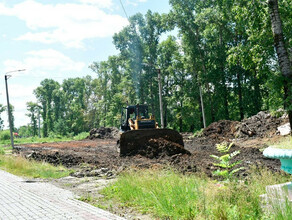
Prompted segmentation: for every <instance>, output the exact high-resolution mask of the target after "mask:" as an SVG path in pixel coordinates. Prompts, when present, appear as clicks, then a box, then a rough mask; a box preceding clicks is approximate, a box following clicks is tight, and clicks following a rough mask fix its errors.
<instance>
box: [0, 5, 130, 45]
mask: <svg viewBox="0 0 292 220" xmlns="http://www.w3.org/2000/svg"><path fill="white" fill-rule="evenodd" d="M80 2H81V3H80V4H72V3H71V4H69V3H68V4H56V5H53V4H41V3H39V2H36V1H34V0H26V1H24V2H22V3H19V4H15V5H14V6H13V7H11V8H10V7H6V6H5V5H4V4H3V3H0V15H7V16H16V17H17V18H19V19H20V20H23V21H24V22H25V23H26V26H27V27H28V28H29V29H30V30H31V31H30V32H28V33H26V34H24V35H22V36H19V37H18V38H17V40H28V41H37V42H41V43H47V44H48V43H62V44H64V45H65V46H67V47H73V48H82V47H84V44H83V41H84V40H85V39H92V38H100V37H110V36H112V35H113V34H114V33H116V32H118V31H120V30H121V29H122V28H123V27H124V26H125V25H127V24H128V21H127V19H126V18H123V17H122V16H120V15H114V14H108V13H106V12H105V11H103V10H102V8H110V7H111V5H112V1H111V0H105V1H102V0H93V1H90V0H80ZM89 2H91V4H89Z"/></svg>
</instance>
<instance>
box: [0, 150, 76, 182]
mask: <svg viewBox="0 0 292 220" xmlns="http://www.w3.org/2000/svg"><path fill="white" fill-rule="evenodd" d="M0 169H2V170H5V171H7V172H9V173H12V174H15V175H18V176H26V177H32V178H44V179H47V178H53V179H56V178H61V177H65V176H68V175H69V174H70V173H71V172H72V171H70V170H68V169H66V168H65V167H63V166H53V165H50V164H49V163H45V162H37V161H33V160H27V159H25V158H23V157H20V156H13V155H0Z"/></svg>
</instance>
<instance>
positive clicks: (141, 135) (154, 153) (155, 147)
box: [120, 129, 190, 159]
mask: <svg viewBox="0 0 292 220" xmlns="http://www.w3.org/2000/svg"><path fill="white" fill-rule="evenodd" d="M138 154H139V155H142V156H145V157H147V158H151V159H152V158H162V157H165V156H172V155H175V154H190V153H189V152H188V151H187V150H185V149H184V143H183V138H182V136H181V134H180V133H178V132H177V131H174V130H171V129H156V130H153V129H149V130H148V129H145V130H134V131H127V132H125V133H123V134H122V135H121V138H120V155H121V156H133V155H138Z"/></svg>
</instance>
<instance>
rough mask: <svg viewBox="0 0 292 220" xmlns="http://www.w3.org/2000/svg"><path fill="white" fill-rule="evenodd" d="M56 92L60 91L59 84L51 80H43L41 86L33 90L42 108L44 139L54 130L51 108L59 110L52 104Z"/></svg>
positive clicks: (55, 104) (56, 104)
mask: <svg viewBox="0 0 292 220" xmlns="http://www.w3.org/2000/svg"><path fill="white" fill-rule="evenodd" d="M58 90H60V84H59V83H58V82H57V81H54V80H52V79H45V80H43V81H42V82H41V85H40V86H39V87H38V88H36V89H35V90H34V94H35V95H36V97H37V99H38V101H39V102H40V105H41V108H42V118H43V136H44V137H47V136H48V134H49V132H50V131H53V130H54V118H53V113H54V110H53V108H55V109H57V108H59V106H58V103H54V96H55V94H56V93H57V91H58ZM55 112H56V111H55Z"/></svg>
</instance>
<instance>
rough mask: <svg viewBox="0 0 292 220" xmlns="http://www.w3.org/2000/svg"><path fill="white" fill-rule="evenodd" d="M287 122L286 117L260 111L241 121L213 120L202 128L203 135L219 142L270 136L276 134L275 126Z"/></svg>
mask: <svg viewBox="0 0 292 220" xmlns="http://www.w3.org/2000/svg"><path fill="white" fill-rule="evenodd" d="M287 122H288V118H287V117H275V116H272V115H271V114H270V113H268V112H264V111H261V112H259V113H258V114H256V115H254V116H251V117H249V118H247V119H244V120H242V121H241V122H238V121H229V120H221V121H218V122H214V123H212V124H210V125H209V126H208V127H207V128H205V129H204V130H203V135H204V136H205V137H208V138H210V139H213V140H216V141H219V142H220V141H221V142H222V141H223V140H225V139H234V138H250V137H254V138H256V137H260V138H264V137H272V136H274V135H276V134H277V127H279V126H280V125H283V124H285V123H287Z"/></svg>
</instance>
